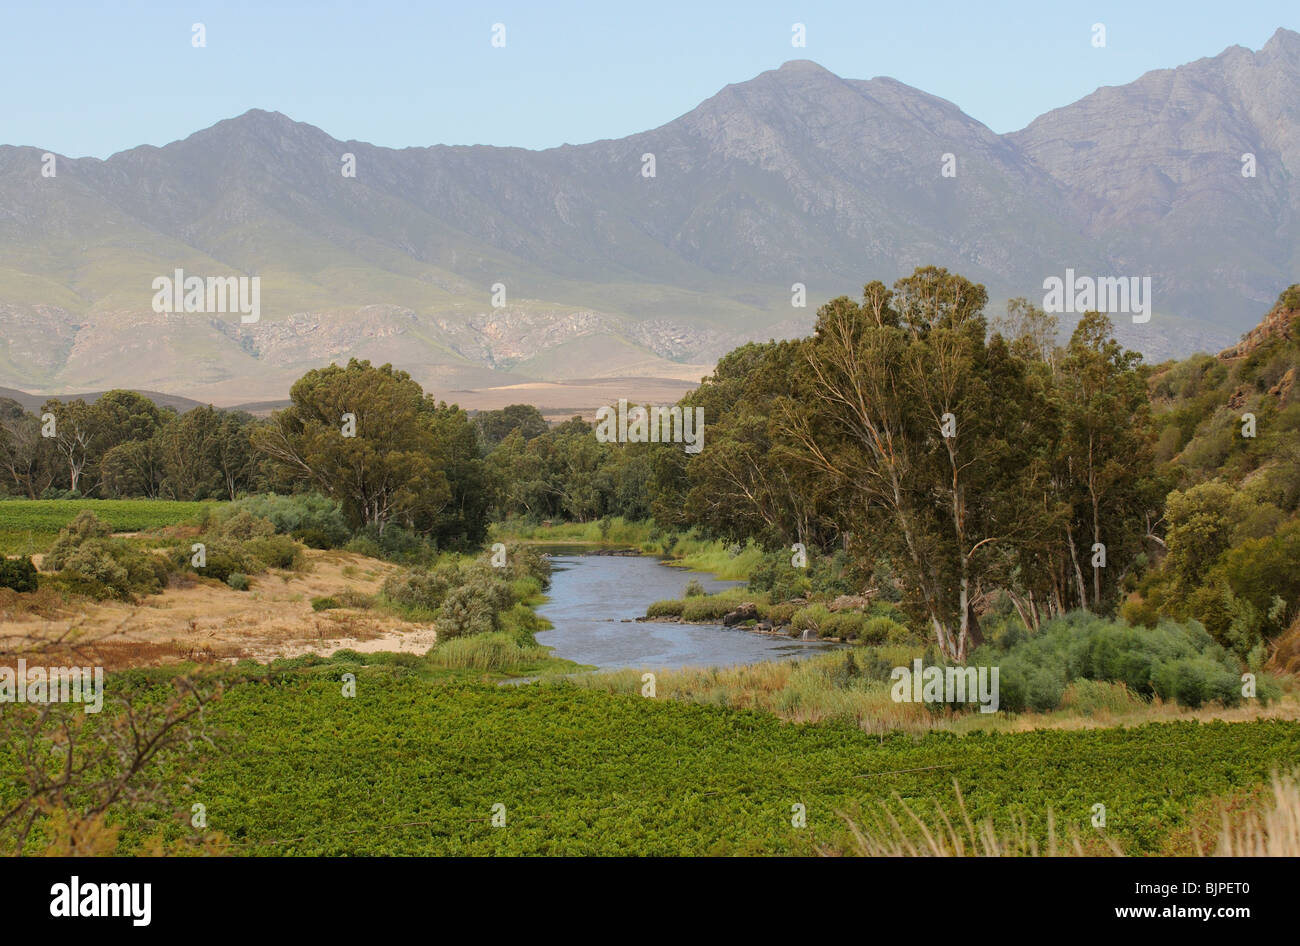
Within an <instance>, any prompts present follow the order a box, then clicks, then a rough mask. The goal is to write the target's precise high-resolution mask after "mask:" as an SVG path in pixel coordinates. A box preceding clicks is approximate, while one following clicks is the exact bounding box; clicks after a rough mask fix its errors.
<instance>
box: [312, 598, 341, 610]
mask: <svg viewBox="0 0 1300 946" xmlns="http://www.w3.org/2000/svg"><path fill="white" fill-rule="evenodd" d="M341 607H343V605H342V604H341V603H340V602H339V599H338V598H335V597H334V596H333V595H320V596H318V597H315V598H312V599H311V609H312V610H313V611H333V610H334V609H335V608H341Z"/></svg>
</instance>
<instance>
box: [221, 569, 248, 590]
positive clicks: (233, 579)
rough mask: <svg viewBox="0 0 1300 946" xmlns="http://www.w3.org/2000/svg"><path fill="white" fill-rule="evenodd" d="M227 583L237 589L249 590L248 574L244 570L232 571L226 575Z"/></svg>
mask: <svg viewBox="0 0 1300 946" xmlns="http://www.w3.org/2000/svg"><path fill="white" fill-rule="evenodd" d="M226 584H228V585H229V586H230V587H231V588H234V589H235V590H236V591H247V590H248V576H247V575H245V574H244V573H243V572H231V573H230V574H229V575H227V576H226Z"/></svg>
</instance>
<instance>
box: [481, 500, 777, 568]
mask: <svg viewBox="0 0 1300 946" xmlns="http://www.w3.org/2000/svg"><path fill="white" fill-rule="evenodd" d="M491 541H493V542H507V543H508V542H512V541H513V542H528V543H532V544H539V545H540V544H556V545H590V546H592V547H594V548H627V549H636V550H638V551H640V552H642V553H644V554H646V555H659V556H662V557H664V558H668V559H671V560H672V562H671V564H674V565H679V566H681V567H683V568H686V569H689V570H691V571H699V572H709V573H711V574H713V575H715V576H716V577H718V578H720V579H723V580H725V581H748V580H749V576H750V572H751V571H752V570H753V569H754V567H755V566H756V565H757V564H758V563H759V562H760V561H761V559H762V552H761V551H760V550H759V549H758V547H757V546H755V545H754V544H753V543H752V542H751V543H748V544H747V545H745V546H744V547H743V548H742V547H740V546H736V545H730V544H728V543H725V542H722V541H719V540H717V539H704V538H701V537H700V536H698V535H697V534H695V532H694V531H691V532H686V533H664V532H663V531H662V530H661V529H658V528H656V527H655V526H654V524H653V523H650V522H629V521H627V520H625V519H623V518H622V517H621V516H618V517H613V518H609V519H599V520H596V521H593V522H557V523H551V524H549V525H546V524H537V523H529V522H524V521H522V520H517V519H513V520H509V521H506V522H496V523H493V525H492V529H491Z"/></svg>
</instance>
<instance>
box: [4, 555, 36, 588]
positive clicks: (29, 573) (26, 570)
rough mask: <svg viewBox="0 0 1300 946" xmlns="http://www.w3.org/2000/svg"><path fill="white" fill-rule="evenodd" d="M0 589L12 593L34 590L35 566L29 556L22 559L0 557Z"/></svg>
mask: <svg viewBox="0 0 1300 946" xmlns="http://www.w3.org/2000/svg"><path fill="white" fill-rule="evenodd" d="M0 588H11V589H13V590H14V591H23V592H26V591H35V590H36V566H35V565H33V564H32V558H31V556H30V555H28V556H25V557H23V558H3V557H0Z"/></svg>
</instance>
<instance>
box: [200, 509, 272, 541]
mask: <svg viewBox="0 0 1300 946" xmlns="http://www.w3.org/2000/svg"><path fill="white" fill-rule="evenodd" d="M211 531H212V532H213V534H214V535H215V536H216V537H217V538H221V539H226V540H228V541H232V542H247V541H248V540H249V539H256V538H261V537H263V536H268V535H274V534H275V526H274V525H273V524H272V523H271V521H270V520H269V519H263V518H261V517H260V516H255V515H253V514H252V513H251V512H249V511H248V510H247V509H236V510H234V511H233V512H228V513H226V514H223V515H220V516H218V517H217V523H216V528H215V529H214V530H211Z"/></svg>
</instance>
